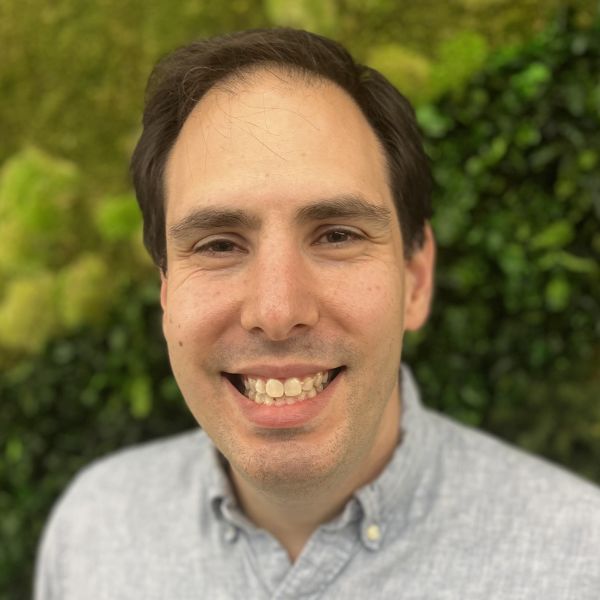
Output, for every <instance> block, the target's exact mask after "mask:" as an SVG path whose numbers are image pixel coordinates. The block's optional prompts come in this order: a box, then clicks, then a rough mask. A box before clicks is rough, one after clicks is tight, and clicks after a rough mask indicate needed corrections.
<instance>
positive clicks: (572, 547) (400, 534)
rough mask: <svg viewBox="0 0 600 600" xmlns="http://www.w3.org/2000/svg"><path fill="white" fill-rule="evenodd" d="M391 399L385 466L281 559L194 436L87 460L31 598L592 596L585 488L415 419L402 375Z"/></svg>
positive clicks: (597, 591)
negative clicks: (393, 431)
mask: <svg viewBox="0 0 600 600" xmlns="http://www.w3.org/2000/svg"><path fill="white" fill-rule="evenodd" d="M402 401H403V417H402V424H401V429H402V436H401V442H400V444H399V446H398V448H397V449H396V452H395V454H394V456H393V458H392V460H391V461H390V463H389V464H388V466H387V468H386V469H385V470H384V472H383V473H382V474H381V475H380V476H379V477H378V478H377V479H376V480H375V481H373V482H372V483H371V484H369V485H367V486H366V487H364V488H362V489H360V490H358V491H357V492H356V493H355V495H354V497H353V498H352V499H351V500H350V501H349V502H348V503H347V505H346V506H345V508H344V510H343V511H342V513H341V514H340V515H338V516H337V517H336V518H335V519H333V520H332V521H331V522H329V523H326V524H324V525H322V526H321V527H319V528H318V529H317V530H316V531H315V532H314V534H313V535H312V537H311V538H310V540H309V541H308V542H307V544H306V546H305V548H304V549H303V551H302V553H301V555H300V556H299V558H298V560H297V561H296V562H295V563H294V564H290V562H289V560H288V557H287V554H286V552H285V550H284V549H283V548H282V547H281V546H280V545H279V543H278V542H277V541H276V540H275V539H273V538H272V537H271V536H270V535H269V534H267V533H266V532H265V531H263V530H259V529H257V528H256V527H255V526H254V525H253V524H252V523H250V522H249V520H248V519H247V518H246V517H245V516H244V515H243V514H242V512H241V511H240V510H239V508H238V506H237V504H236V501H235V498H234V496H233V494H232V493H231V488H230V485H229V481H228V479H227V476H226V474H225V472H224V470H223V468H222V465H221V464H220V460H219V457H218V453H217V452H216V451H215V449H214V447H213V446H212V444H211V442H210V440H209V439H208V438H207V436H206V435H205V434H204V433H202V432H200V431H198V432H193V433H189V434H184V435H181V436H177V437H175V438H171V439H168V440H165V441H159V442H154V443H151V444H146V445H144V446H140V447H137V448H134V449H130V450H126V451H124V452H120V453H118V454H116V455H113V456H111V457H109V458H106V459H103V460H101V461H99V462H97V463H95V464H94V465H92V466H91V467H89V468H88V469H86V470H85V471H84V472H83V473H82V474H81V475H80V476H79V477H77V478H76V480H75V481H74V482H73V484H72V485H71V486H70V488H69V489H68V490H67V492H66V493H65V494H64V496H63V497H62V499H61V500H60V502H59V503H58V504H57V506H56V507H55V510H54V511H53V514H52V517H51V519H50V521H49V523H48V525H47V528H46V531H45V535H44V538H43V541H42V544H41V546H40V555H39V559H38V565H37V575H36V593H35V597H36V600H59V599H60V600H82V599H85V600H134V599H136V600H138V599H143V600H153V599H157V600H158V599H165V600H166V599H169V600H188V599H189V600H191V599H204V598H207V599H211V600H218V599H221V598H223V599H225V598H243V599H246V598H251V599H262V598H272V599H282V600H283V599H288V598H302V599H307V600H308V599H313V598H334V599H337V598H343V599H352V598H357V599H364V598H370V599H376V598H400V599H404V600H417V599H419V600H451V599H452V600H454V599H456V600H475V599H477V600H484V599H485V600H494V599H506V600H520V599H532V600H533V599H535V600H538V599H540V598H543V599H544V600H559V599H560V600H566V599H573V600H598V599H599V598H600V492H599V491H598V489H597V488H596V487H594V486H592V485H591V484H588V483H586V482H584V481H581V480H579V479H577V478H575V477H573V476H571V475H569V474H567V473H565V472H563V471H562V470H560V469H558V468H556V467H552V466H550V465H548V464H546V463H544V462H542V461H540V460H538V459H535V458H532V457H529V456H527V455H525V454H523V453H522V452H520V451H517V450H514V449H511V448H509V447H508V446H505V445H504V444H502V443H501V442H498V441H496V440H494V439H493V438H491V437H489V436H486V435H483V434H481V433H478V432H476V431H473V430H471V429H468V428H466V427H463V426H460V425H458V424H456V423H453V422H452V421H450V420H448V419H446V418H445V417H442V416H440V415H437V414H435V413H433V412H430V411H428V410H425V409H424V408H423V407H422V406H421V405H420V402H419V399H418V392H417V389H416V386H415V384H414V382H413V380H412V377H411V375H410V372H409V371H408V369H407V368H406V367H403V382H402Z"/></svg>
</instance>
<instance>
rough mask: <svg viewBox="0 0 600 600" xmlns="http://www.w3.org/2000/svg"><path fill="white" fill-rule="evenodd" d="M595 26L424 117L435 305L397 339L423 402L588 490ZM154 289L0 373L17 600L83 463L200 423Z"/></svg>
mask: <svg viewBox="0 0 600 600" xmlns="http://www.w3.org/2000/svg"><path fill="white" fill-rule="evenodd" d="M599 34H600V30H599V28H598V27H596V28H595V29H593V30H590V31H587V32H586V31H576V30H571V29H570V28H567V29H566V30H563V31H553V32H551V33H549V34H547V35H546V36H545V37H543V38H541V39H539V40H538V41H536V42H535V43H534V44H532V45H529V46H527V47H525V48H524V49H521V50H519V51H512V52H511V53H508V54H506V53H505V54H504V55H502V56H500V57H496V58H494V59H493V62H492V63H491V64H490V65H489V66H488V67H487V69H486V70H485V71H484V72H482V73H481V74H480V75H478V76H477V77H476V78H475V79H474V80H473V81H471V82H470V83H469V84H468V85H467V86H466V88H465V89H464V90H463V91H462V92H460V93H457V94H456V95H453V96H447V97H445V98H443V99H442V100H441V101H440V102H439V103H437V104H436V105H430V106H424V107H421V109H420V110H419V118H420V120H421V123H422V126H423V127H424V129H425V131H426V133H427V135H428V139H429V142H428V145H429V151H430V154H431V156H432V159H433V164H434V167H435V178H436V182H437V191H436V202H435V204H436V210H437V214H436V217H435V228H436V230H437V235H438V243H439V261H438V269H437V280H438V285H437V293H436V299H435V304H434V310H433V314H432V318H431V321H430V323H429V325H428V326H427V327H426V328H425V329H424V330H423V332H421V333H419V334H417V335H413V336H411V337H410V338H409V339H408V348H407V350H406V353H405V357H406V359H407V360H408V361H409V362H410V363H411V364H412V365H413V367H414V368H415V370H416V373H417V376H418V379H419V380H420V382H421V384H422V387H423V391H424V396H425V399H426V401H427V403H428V404H430V405H432V406H435V407H438V408H440V409H442V410H444V411H445V412H448V413H449V414H452V415H454V416H455V417H457V418H459V419H461V420H463V421H465V422H468V423H473V424H477V425H481V426H482V427H484V428H486V429H488V430H490V431H493V432H495V433H498V434H500V435H501V436H503V437H505V438H506V439H509V440H512V441H514V442H516V443H518V444H520V445H522V446H524V447H526V448H529V449H531V450H533V451H535V452H538V453H540V454H543V455H545V456H548V457H550V458H551V459H554V460H556V461H559V462H561V463H564V464H566V465H568V466H569V467H570V468H572V469H575V470H577V471H579V472H580V473H582V474H583V475H585V476H588V477H591V478H593V479H595V480H596V481H600V465H599V464H598V460H597V457H598V456H600V409H599V407H598V402H597V399H598V397H599V396H600V394H599V392H600V388H599V382H600V372H599V370H598V364H599V361H598V358H599V355H600V352H599V346H598V323H600V311H599V306H598V298H600V289H599V286H600V280H599V278H598V261H597V258H598V253H599V251H600V237H599V236H600V234H599V231H600V228H599V227H598V220H599V219H598V216H599V212H600V204H599V192H600V178H599V175H598V160H599V157H598V149H599V148H600V137H599V136H600V133H599V132H600V87H599V86H598V77H597V74H598V73H599V72H600V35H599ZM157 295H158V288H157V285H156V283H154V284H148V285H140V283H139V282H138V283H135V284H132V285H131V286H129V287H128V288H127V289H126V291H125V292H124V295H123V300H122V301H121V302H119V303H118V307H117V308H116V309H115V310H114V311H113V312H112V314H111V315H110V317H109V324H108V325H104V326H102V327H95V328H94V327H89V328H85V329H80V330H78V331H76V332H71V333H69V334H67V335H65V336H64V337H62V338H60V339H56V340H54V341H53V342H51V343H50V344H49V345H48V346H47V347H46V349H45V350H44V351H43V353H42V354H40V355H38V356H35V357H32V358H27V359H23V360H22V361H20V362H18V364H17V365H16V366H13V367H11V368H10V369H7V370H6V371H5V372H4V373H2V376H1V377H0V399H1V402H0V427H1V429H2V432H3V439H2V442H3V449H2V452H3V456H2V460H0V515H1V517H0V519H1V521H0V537H1V538H2V540H3V544H2V546H0V553H1V554H0V595H1V596H2V597H6V598H15V599H17V598H24V597H27V596H28V593H29V583H30V578H31V567H32V560H33V556H34V550H35V545H36V543H37V539H38V535H39V532H40V528H41V526H42V523H43V521H44V519H45V516H46V514H47V511H48V510H49V507H50V506H51V504H52V502H53V501H54V500H55V498H56V496H57V494H58V493H59V492H60V491H61V490H62V489H63V487H64V486H65V484H66V482H67V481H68V480H69V479H70V478H71V476H72V475H73V474H74V473H75V472H76V471H77V470H78V469H79V468H80V467H81V466H82V465H84V464H86V463H88V462H89V461H90V460H92V459H93V458H94V457H96V456H99V455H102V454H105V453H107V452H109V451H111V450H113V449H115V448H118V447H122V446H125V445H127V444H132V443H136V442H138V441H141V440H145V439H149V438H153V437H157V436H163V435H168V434H170V433H173V432H176V431H180V430H182V429H185V428H189V427H194V426H195V423H194V421H193V419H192V418H191V416H189V414H188V413H187V411H186V409H185V407H184V403H183V400H182V399H181V398H180V396H179V393H178V391H177V388H176V386H175V385H174V383H173V380H172V378H171V376H170V374H169V369H168V364H167V358H166V351H165V348H164V343H163V341H162V334H161V330H160V311H159V307H158V305H157Z"/></svg>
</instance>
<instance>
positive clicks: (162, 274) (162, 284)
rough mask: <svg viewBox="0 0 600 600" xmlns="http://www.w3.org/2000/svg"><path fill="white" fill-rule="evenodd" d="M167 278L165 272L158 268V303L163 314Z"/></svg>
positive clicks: (165, 305)
mask: <svg viewBox="0 0 600 600" xmlns="http://www.w3.org/2000/svg"><path fill="white" fill-rule="evenodd" d="M167 284H168V280H167V275H166V273H165V272H164V271H163V270H162V269H161V270H160V305H161V307H162V309H163V314H164V313H165V312H166V311H167V287H168V285H167Z"/></svg>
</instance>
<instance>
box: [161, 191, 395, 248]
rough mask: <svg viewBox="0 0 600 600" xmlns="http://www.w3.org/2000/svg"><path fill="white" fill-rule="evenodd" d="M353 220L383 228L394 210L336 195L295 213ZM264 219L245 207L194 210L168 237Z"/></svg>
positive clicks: (303, 218)
mask: <svg viewBox="0 0 600 600" xmlns="http://www.w3.org/2000/svg"><path fill="white" fill-rule="evenodd" d="M338 219H353V220H360V221H368V222H371V223H372V224H373V225H375V226H378V227H380V228H387V227H389V225H390V222H391V220H392V211H391V210H390V209H388V208H386V207H385V206H379V205H376V204H373V203H371V202H369V201H367V200H365V199H364V198H363V197H361V196H357V195H345V196H336V197H335V198H327V199H323V200H318V201H316V202H313V203H311V204H308V205H306V206H303V207H301V208H300V209H298V211H297V213H296V220H297V221H298V222H299V223H308V222H311V221H326V220H338ZM260 225H261V220H260V218H259V217H257V216H256V215H252V214H250V213H248V212H246V211H244V210H239V209H228V208H218V207H209V208H201V209H197V210H194V211H193V212H191V213H190V214H188V215H186V216H185V217H183V218H182V219H181V220H180V221H178V222H177V223H175V224H174V225H171V226H170V227H169V237H170V238H172V239H173V240H185V239H186V238H187V237H188V236H190V235H192V234H193V233H195V232H197V231H206V230H214V229H226V228H242V229H251V230H257V229H259V228H260Z"/></svg>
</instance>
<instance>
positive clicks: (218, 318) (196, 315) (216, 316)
mask: <svg viewBox="0 0 600 600" xmlns="http://www.w3.org/2000/svg"><path fill="white" fill-rule="evenodd" d="M232 304H233V303H232V299H231V296H230V295H228V294H227V286H226V285H224V284H221V285H206V283H204V282H203V283H200V282H199V281H197V282H196V281H193V280H189V281H186V282H185V283H184V284H183V285H181V286H179V287H177V288H175V289H174V290H173V291H172V292H171V293H170V294H169V296H168V301H167V305H166V310H165V313H164V317H163V326H164V330H165V337H166V338H167V342H168V344H169V347H170V348H171V349H173V350H176V349H177V348H185V347H186V345H189V344H194V345H198V344H200V345H202V344H203V343H206V342H208V341H209V340H210V339H211V338H214V337H215V336H218V335H219V333H220V332H222V330H223V329H224V328H225V327H226V325H227V324H228V323H230V315H231V312H232V310H233V308H232Z"/></svg>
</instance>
